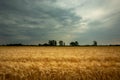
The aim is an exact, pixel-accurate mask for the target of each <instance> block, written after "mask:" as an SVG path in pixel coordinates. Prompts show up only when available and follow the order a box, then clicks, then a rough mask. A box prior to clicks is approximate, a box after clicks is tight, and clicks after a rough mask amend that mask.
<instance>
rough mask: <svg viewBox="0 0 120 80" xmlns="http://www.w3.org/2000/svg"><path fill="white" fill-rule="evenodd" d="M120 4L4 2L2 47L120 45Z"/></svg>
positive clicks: (0, 5)
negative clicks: (54, 43)
mask: <svg viewBox="0 0 120 80" xmlns="http://www.w3.org/2000/svg"><path fill="white" fill-rule="evenodd" d="M119 3H120V1H119V0H74V1H73V0H19V1H18V0H11V1H7V0H1V1H0V28H1V29H0V44H6V43H24V44H38V43H43V42H47V41H48V40H51V39H55V40H64V41H65V42H66V43H69V42H70V41H74V40H78V41H79V42H80V44H90V43H91V41H93V40H97V41H98V42H99V43H100V44H102V43H104V44H110V43H113V44H116V43H120V33H119V30H120V23H119V21H120V8H119Z"/></svg>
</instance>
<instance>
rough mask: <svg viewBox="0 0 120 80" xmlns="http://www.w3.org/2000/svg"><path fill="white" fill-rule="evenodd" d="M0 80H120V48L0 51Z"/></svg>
mask: <svg viewBox="0 0 120 80" xmlns="http://www.w3.org/2000/svg"><path fill="white" fill-rule="evenodd" d="M0 80H120V47H35V46H34V47H32V46H31V47H30V46H21V47H7V46H1V47H0Z"/></svg>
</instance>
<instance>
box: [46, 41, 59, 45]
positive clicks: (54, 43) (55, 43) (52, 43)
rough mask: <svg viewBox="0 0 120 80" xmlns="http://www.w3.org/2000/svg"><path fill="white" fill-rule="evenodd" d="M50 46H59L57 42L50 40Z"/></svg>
mask: <svg viewBox="0 0 120 80" xmlns="http://www.w3.org/2000/svg"><path fill="white" fill-rule="evenodd" d="M48 44H49V45H50V46H56V45H57V41H55V40H49V42H48Z"/></svg>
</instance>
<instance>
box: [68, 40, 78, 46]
mask: <svg viewBox="0 0 120 80" xmlns="http://www.w3.org/2000/svg"><path fill="white" fill-rule="evenodd" d="M70 46H79V43H78V41H75V42H71V43H70Z"/></svg>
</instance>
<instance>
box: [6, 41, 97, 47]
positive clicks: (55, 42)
mask: <svg viewBox="0 0 120 80" xmlns="http://www.w3.org/2000/svg"><path fill="white" fill-rule="evenodd" d="M5 46H80V45H79V42H78V41H71V42H70V43H69V45H66V44H65V42H64V41H62V40H60V41H56V40H49V41H48V42H47V43H44V44H38V45H24V44H21V43H18V44H6V45H5ZM86 46H89V45H86ZM92 46H97V41H93V44H92Z"/></svg>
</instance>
